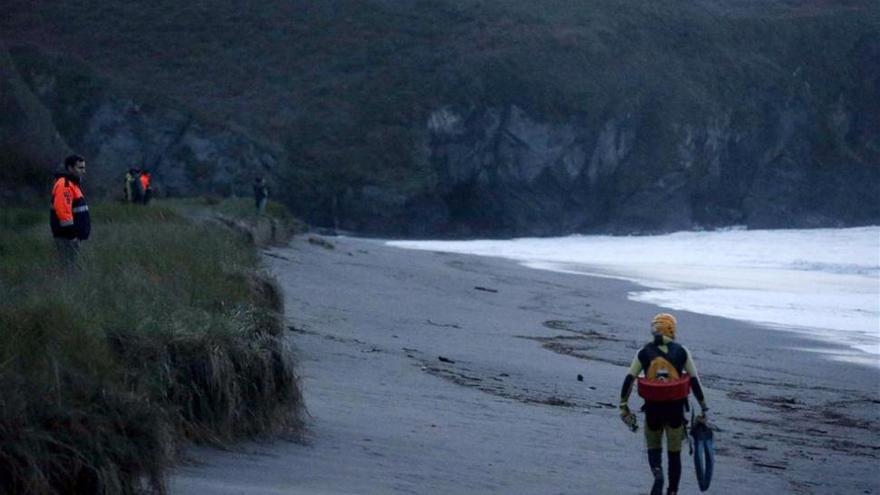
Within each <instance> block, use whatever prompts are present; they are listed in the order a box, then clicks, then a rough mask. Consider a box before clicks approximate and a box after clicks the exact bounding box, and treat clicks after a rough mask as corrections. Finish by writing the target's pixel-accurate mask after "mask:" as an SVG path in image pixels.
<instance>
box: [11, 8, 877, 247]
mask: <svg viewBox="0 0 880 495" xmlns="http://www.w3.org/2000/svg"><path fill="white" fill-rule="evenodd" d="M131 1H133V0H126V1H125V2H123V4H124V5H128V4H129V3H130V2H131ZM124 5H122V6H124ZM122 6H120V8H119V9H98V8H94V9H92V8H82V9H74V8H72V7H71V6H70V5H69V4H67V3H65V2H61V1H48V2H46V3H45V5H43V6H42V8H41V9H38V10H39V11H37V10H34V7H33V6H31V5H30V4H29V3H27V2H13V5H11V8H10V13H9V15H8V16H7V17H6V18H4V19H2V20H0V27H3V28H4V31H3V32H4V36H5V37H7V42H8V46H10V49H9V53H10V54H11V57H5V56H3V57H0V67H2V68H3V69H4V72H3V75H2V76H0V88H3V89H4V91H3V93H2V94H0V96H2V98H3V101H4V106H7V104H8V105H9V107H10V108H13V110H14V111H12V112H9V113H8V114H7V115H17V116H18V117H17V118H18V119H19V120H20V122H21V123H23V124H22V125H17V124H13V125H10V124H9V122H10V118H7V119H6V121H3V122H0V124H2V125H5V127H2V128H0V129H2V130H3V135H2V136H0V138H2V139H0V145H3V146H5V147H4V148H3V149H4V150H5V154H4V155H5V156H6V157H7V162H6V163H7V164H8V163H13V164H15V165H14V166H13V167H12V168H15V167H19V164H20V163H24V162H23V161H21V160H15V159H13V160H11V161H10V159H9V157H13V156H18V155H16V153H18V154H19V155H22V156H24V155H27V156H29V157H33V159H29V160H30V161H29V163H38V164H45V163H47V161H48V160H50V159H52V158H51V157H53V156H56V155H59V156H60V155H61V154H63V152H65V150H67V149H73V150H76V151H77V152H79V153H81V154H84V155H86V157H87V158H88V159H89V160H90V161H91V163H92V165H93V166H92V167H91V171H90V178H89V187H91V188H92V189H93V193H94V194H106V195H113V194H116V193H118V189H119V188H120V187H121V182H120V181H121V177H122V173H123V172H124V170H126V169H127V168H129V167H130V166H135V165H137V166H144V167H147V168H150V169H152V171H153V172H154V178H155V182H156V186H157V188H158V189H159V191H160V192H161V193H163V194H168V195H192V194H205V193H213V194H219V195H247V194H249V192H250V191H249V185H250V181H251V180H252V179H253V177H254V176H257V175H266V176H268V177H269V178H270V185H271V188H272V194H273V197H274V198H275V199H280V200H282V201H284V202H285V203H287V204H288V205H289V206H291V208H292V209H293V210H294V211H295V212H296V213H297V214H298V215H300V216H302V217H303V218H305V219H307V220H308V221H310V222H311V223H313V224H317V225H321V226H327V227H333V228H338V229H343V230H350V231H357V232H363V233H368V234H372V235H399V236H420V237H423V236H521V235H558V234H566V233H573V232H614V233H633V232H636V233H646V232H662V231H669V230H677V229H691V228H712V227H718V226H727V225H748V226H749V227H754V228H779V227H825V226H848V225H863V224H876V223H878V222H880V200H878V191H880V29H878V28H877V26H878V25H880V5H878V4H877V3H876V2H872V1H867V0H848V1H847V2H841V3H840V4H839V5H837V4H835V5H833V6H832V5H826V4H819V3H816V2H814V1H810V0H792V1H787V2H781V1H780V2H751V1H747V0H741V1H735V2H717V1H714V0H701V1H699V2H693V3H688V4H682V3H680V2H673V1H667V0H658V1H657V2H651V3H650V4H648V3H640V2H623V3H621V2H617V1H615V2H595V3H591V4H590V5H585V4H584V5H582V4H580V3H577V2H575V3H572V2H557V1H550V0H548V2H547V3H546V4H545V5H542V8H541V9H535V7H534V5H533V4H532V3H529V2H516V1H510V2H482V1H478V0H468V1H464V2H451V1H447V0H426V1H421V2H414V3H412V4H410V3H406V4H405V5H404V4H401V3H399V2H388V1H385V0H363V1H353V0H332V1H328V2H321V3H310V4H308V5H307V4H305V3H304V4H301V5H300V4H297V5H291V4H289V3H287V2H281V1H274V0H271V1H267V2H265V3H264V4H262V6H261V7H260V8H259V9H250V10H248V11H242V10H240V9H239V8H237V7H236V6H235V5H233V4H229V3H224V2H220V1H217V0H198V1H196V2H194V3H193V4H192V5H191V6H190V7H188V8H186V9H181V8H180V7H179V5H177V4H176V3H175V2H170V1H168V2H166V1H164V0H163V1H159V2H158V3H156V4H150V5H141V6H140V7H139V8H138V9H135V10H126V9H124V8H122ZM93 7H94V6H93ZM53 20H54V22H55V24H54V25H58V24H59V23H61V24H63V25H64V26H65V28H64V29H54V30H53V29H49V27H48V26H50V25H53V24H52V22H53ZM95 32H99V33H100V36H98V37H95V36H94V35H92V34H91V33H95ZM147 33H148V35H147ZM7 69H9V70H7ZM8 102H11V103H8ZM23 109H28V110H23ZM27 129H35V130H34V131H28V130H27ZM13 130H14V132H13ZM16 136H17V137H16ZM22 136H29V137H33V139H32V142H31V143H30V144H27V145H22V143H23V142H24V141H27V140H23V139H22ZM18 150H24V151H21V152H19V151H18ZM58 159H60V158H57V159H55V160H58ZM25 161H27V160H25ZM41 167H42V168H41ZM3 168H4V169H7V170H8V169H10V167H8V166H4V167H3ZM46 168H48V167H47V166H43V165H41V166H40V167H36V169H40V170H42V169H46ZM36 169H35V170H36ZM29 174H30V175H28V174H18V175H17V176H16V177H18V179H15V180H10V181H8V182H9V183H13V182H15V181H16V180H18V181H20V179H21V177H20V176H22V175H27V177H29V179H27V181H29V183H35V182H38V181H35V179H34V178H35V177H36V176H38V175H39V173H37V174H36V175H35V174H34V173H29ZM5 190H6V191H7V192H6V193H5V196H6V197H12V196H15V195H18V196H20V194H18V193H15V194H12V193H10V192H9V191H10V190H16V191H17V190H19V188H9V187H6V188H5Z"/></svg>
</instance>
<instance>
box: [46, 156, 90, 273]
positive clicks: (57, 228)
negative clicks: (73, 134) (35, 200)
mask: <svg viewBox="0 0 880 495" xmlns="http://www.w3.org/2000/svg"><path fill="white" fill-rule="evenodd" d="M85 174H86V161H85V159H84V158H83V157H81V156H78V155H70V156H68V157H67V158H66V159H65V160H64V171H63V172H59V173H57V174H55V183H54V184H53V185H52V202H51V204H50V205H49V208H50V216H49V225H50V226H51V227H52V236H53V237H54V238H55V246H56V247H57V248H58V254H59V256H60V258H61V262H62V263H63V264H64V266H66V267H71V266H73V264H74V262H75V261H76V255H77V253H78V251H79V243H80V242H81V241H84V240H86V239H88V238H89V233H90V231H91V222H90V219H89V205H88V204H86V198H85V196H84V195H83V192H82V188H81V186H80V183H81V182H82V179H83V177H84V176H85Z"/></svg>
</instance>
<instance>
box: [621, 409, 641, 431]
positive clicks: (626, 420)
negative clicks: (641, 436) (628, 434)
mask: <svg viewBox="0 0 880 495" xmlns="http://www.w3.org/2000/svg"><path fill="white" fill-rule="evenodd" d="M620 420H621V421H623V424H625V425H626V427H627V428H629V429H630V431H633V432H635V431H637V430H638V429H639V420H638V418H636V415H635V414H633V413H632V411H630V410H629V406H628V405H626V404H621V405H620Z"/></svg>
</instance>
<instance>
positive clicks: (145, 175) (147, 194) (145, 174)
mask: <svg viewBox="0 0 880 495" xmlns="http://www.w3.org/2000/svg"><path fill="white" fill-rule="evenodd" d="M151 179H152V177H151V176H150V171H149V170H146V169H144V170H141V172H140V176H139V177H138V180H140V181H141V191H143V196H142V200H143V202H144V204H147V203H149V202H150V199H152V197H153V190H152V189H151V188H150V180H151Z"/></svg>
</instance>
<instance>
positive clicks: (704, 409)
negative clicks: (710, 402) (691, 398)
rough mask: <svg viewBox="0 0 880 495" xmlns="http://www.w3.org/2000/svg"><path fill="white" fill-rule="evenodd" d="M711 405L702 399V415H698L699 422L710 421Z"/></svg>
mask: <svg viewBox="0 0 880 495" xmlns="http://www.w3.org/2000/svg"><path fill="white" fill-rule="evenodd" d="M708 413H709V406H707V405H706V402H705V401H700V415H699V416H697V422H699V423H707V421H709V414H708Z"/></svg>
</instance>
